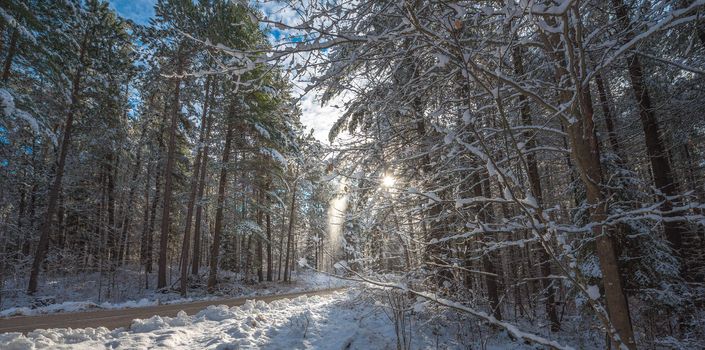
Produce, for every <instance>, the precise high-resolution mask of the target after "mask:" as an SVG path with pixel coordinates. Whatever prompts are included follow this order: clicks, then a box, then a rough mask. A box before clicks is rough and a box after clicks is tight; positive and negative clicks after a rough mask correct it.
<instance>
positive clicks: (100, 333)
mask: <svg viewBox="0 0 705 350" xmlns="http://www.w3.org/2000/svg"><path fill="white" fill-rule="evenodd" d="M363 294H364V293H362V292H361V291H360V290H359V289H356V288H350V289H349V290H347V291H338V292H333V293H332V294H328V295H321V296H319V295H315V296H299V297H296V298H293V299H281V300H275V301H271V302H269V303H265V302H263V301H252V300H249V301H247V302H246V303H245V304H244V305H242V306H234V307H228V306H225V305H220V306H209V307H208V308H206V309H204V310H202V311H200V312H198V313H196V314H195V315H192V316H189V315H187V314H186V312H179V313H178V315H177V316H176V317H160V316H153V317H151V318H148V319H137V320H133V321H132V324H131V325H130V327H129V328H119V329H116V330H112V331H111V330H109V329H107V328H104V327H98V328H83V329H70V328H62V329H48V330H36V331H33V332H29V333H28V334H26V335H23V334H21V333H3V334H0V344H2V348H3V349H13V350H20V349H22V350H24V349H69V348H70V349H147V348H155V347H166V348H170V349H218V350H226V349H242V348H246V349H249V348H258V349H364V350H369V349H396V348H397V337H396V335H395V327H394V322H392V320H393V316H392V314H391V313H390V311H389V309H387V308H385V307H384V306H382V305H381V304H379V303H375V302H372V301H370V300H369V299H367V298H365V297H364V296H363ZM447 321H448V320H445V321H444V320H442V319H438V318H423V317H421V318H419V321H417V322H412V323H409V324H406V328H405V329H406V332H404V334H406V335H407V337H408V339H410V343H409V345H410V346H409V348H412V349H476V348H483V349H535V347H532V346H530V345H526V344H522V343H517V342H514V341H512V340H511V339H509V338H508V337H507V336H506V335H505V334H503V333H501V332H500V333H495V334H494V335H493V336H492V337H491V338H490V337H488V336H487V335H486V336H483V335H482V334H481V333H480V334H478V333H473V334H466V333H463V332H460V333H459V332H457V331H458V329H455V328H453V327H447V325H446V324H443V322H447Z"/></svg>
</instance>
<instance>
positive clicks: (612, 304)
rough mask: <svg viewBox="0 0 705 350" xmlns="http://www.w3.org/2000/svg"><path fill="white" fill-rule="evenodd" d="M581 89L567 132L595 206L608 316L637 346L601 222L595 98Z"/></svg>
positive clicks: (627, 341) (604, 214)
mask: <svg viewBox="0 0 705 350" xmlns="http://www.w3.org/2000/svg"><path fill="white" fill-rule="evenodd" d="M578 89H579V91H578V94H579V98H580V101H579V103H580V106H579V108H580V116H581V120H578V121H577V122H575V123H572V124H571V125H569V126H568V127H567V130H568V135H569V137H570V140H571V148H572V152H573V157H574V158H575V161H576V163H577V165H578V168H579V169H580V177H581V179H582V182H583V183H584V184H585V188H586V194H587V203H588V205H589V206H590V207H591V208H592V210H591V212H590V221H591V222H593V223H596V225H595V226H593V234H594V235H595V237H596V251H597V255H598V258H599V260H600V269H601V270H602V275H603V284H604V290H605V299H606V301H607V311H608V314H609V318H610V321H611V322H612V324H613V326H614V327H615V329H616V330H617V332H618V334H619V336H620V338H621V340H622V341H623V342H624V344H625V345H626V346H627V347H628V348H630V349H635V348H636V342H635V340H634V332H633V330H632V323H631V317H630V315H629V304H628V303H627V298H626V295H625V294H624V289H623V287H622V277H621V274H620V269H619V262H618V260H617V254H616V252H615V243H614V239H613V237H612V236H611V235H610V233H609V232H608V231H607V230H608V228H607V227H606V226H604V225H602V224H600V223H602V222H604V220H605V219H606V217H607V205H608V203H607V198H605V195H604V193H603V192H602V186H601V184H602V181H603V178H602V168H601V164H600V149H599V143H598V140H597V135H596V134H595V123H594V120H593V109H592V98H591V97H590V91H589V89H588V88H587V87H580V86H579V87H578ZM615 345H617V344H615Z"/></svg>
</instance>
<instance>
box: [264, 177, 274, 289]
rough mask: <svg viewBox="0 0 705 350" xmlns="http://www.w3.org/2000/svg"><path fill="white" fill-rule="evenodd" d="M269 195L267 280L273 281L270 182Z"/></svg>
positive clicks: (267, 202)
mask: <svg viewBox="0 0 705 350" xmlns="http://www.w3.org/2000/svg"><path fill="white" fill-rule="evenodd" d="M266 188H267V192H268V193H267V195H266V197H265V198H266V206H267V213H266V214H265V217H266V221H267V281H268V282H271V281H272V278H273V271H272V267H273V265H272V220H271V217H270V215H269V209H270V208H269V205H270V203H271V201H270V198H269V188H270V183H269V182H267V187H266Z"/></svg>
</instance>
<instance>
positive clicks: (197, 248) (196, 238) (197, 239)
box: [191, 83, 215, 276]
mask: <svg viewBox="0 0 705 350" xmlns="http://www.w3.org/2000/svg"><path fill="white" fill-rule="evenodd" d="M210 85H211V86H212V88H211V89H210V98H209V102H208V103H210V104H211V105H212V104H213V103H214V102H213V98H214V96H215V85H214V83H211V84H210ZM212 109H213V108H209V109H208V116H207V117H206V122H207V127H206V135H205V138H204V140H203V145H202V147H203V153H202V155H201V164H200V166H201V170H200V171H199V175H200V177H199V179H198V194H197V196H196V219H195V222H194V229H193V261H192V263H191V274H192V275H194V276H197V275H198V268H199V265H200V262H201V216H202V215H203V203H202V202H203V193H204V191H205V187H206V171H207V169H208V151H209V146H208V145H209V142H210V133H211V125H212V124H213V122H209V119H210V114H211V111H212Z"/></svg>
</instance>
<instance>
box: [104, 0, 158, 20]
mask: <svg viewBox="0 0 705 350" xmlns="http://www.w3.org/2000/svg"><path fill="white" fill-rule="evenodd" d="M156 2H157V1H156V0H110V6H111V7H112V8H114V9H115V10H116V11H117V12H118V13H119V14H120V15H122V16H123V17H126V18H129V19H131V20H133V21H135V22H137V23H139V24H147V22H148V21H149V18H150V17H152V16H154V4H155V3H156Z"/></svg>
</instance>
